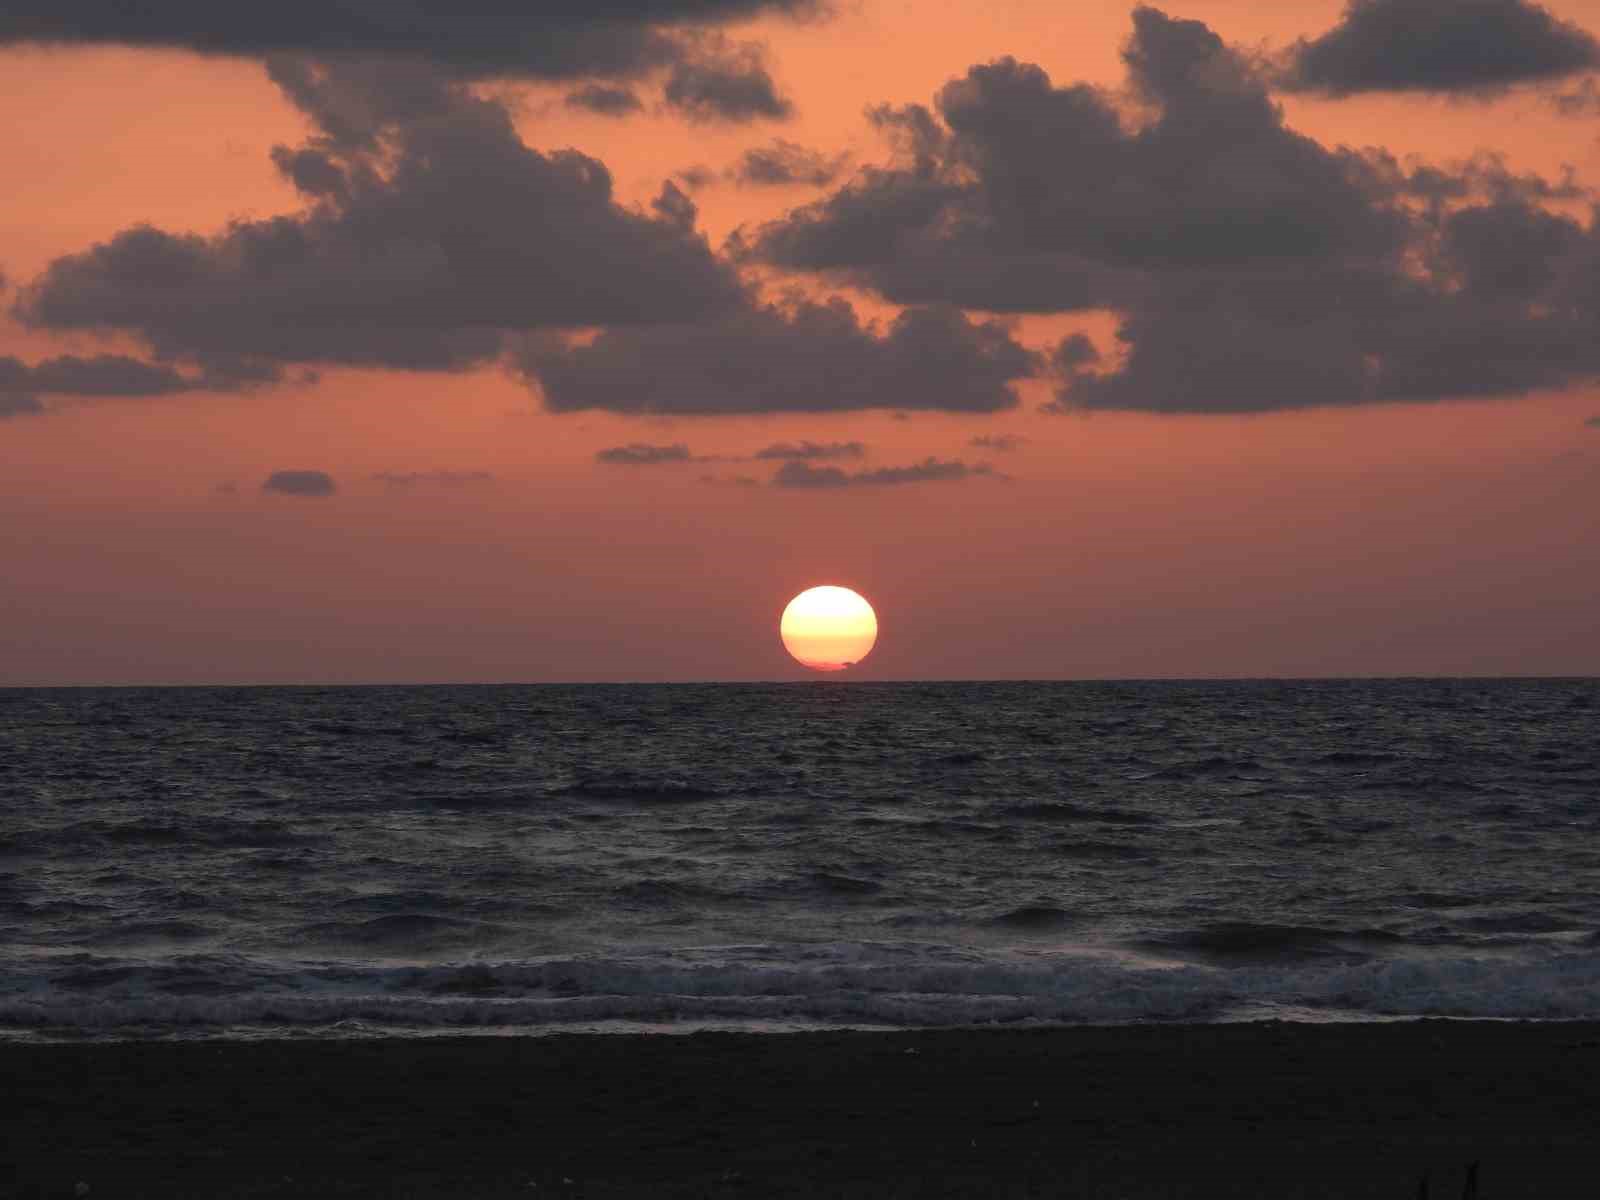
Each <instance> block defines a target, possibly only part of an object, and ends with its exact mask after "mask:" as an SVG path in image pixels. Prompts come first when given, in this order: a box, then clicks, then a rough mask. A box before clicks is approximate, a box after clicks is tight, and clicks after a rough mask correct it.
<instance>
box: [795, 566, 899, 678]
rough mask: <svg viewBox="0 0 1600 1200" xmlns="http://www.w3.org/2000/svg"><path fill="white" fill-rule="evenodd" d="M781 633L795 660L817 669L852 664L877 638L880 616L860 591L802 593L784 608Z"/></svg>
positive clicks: (828, 589) (839, 589)
mask: <svg viewBox="0 0 1600 1200" xmlns="http://www.w3.org/2000/svg"><path fill="white" fill-rule="evenodd" d="M778 633H779V635H780V636H781V637H782V638H783V645H784V648H785V649H787V650H788V651H789V653H790V654H792V655H794V658H795V661H797V662H799V663H800V664H801V665H802V666H807V667H810V668H811V669H812V670H814V671H842V670H844V669H845V668H846V667H853V666H855V665H856V664H857V663H858V662H860V661H861V660H862V659H863V658H865V657H866V656H867V655H868V654H870V653H871V652H872V647H873V646H874V644H876V642H877V640H878V617H877V614H876V613H874V612H873V611H872V605H870V604H868V603H867V602H866V600H864V599H863V598H862V597H861V596H860V595H859V594H858V593H856V592H852V591H851V590H850V589H849V588H842V587H814V588H811V589H809V590H807V591H804V592H801V593H800V594H799V595H798V596H796V597H795V598H794V599H793V600H791V601H789V606H788V607H787V608H785V609H784V610H783V620H782V621H781V622H780V623H779V626H778Z"/></svg>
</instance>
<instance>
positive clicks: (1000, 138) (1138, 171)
mask: <svg viewBox="0 0 1600 1200" xmlns="http://www.w3.org/2000/svg"><path fill="white" fill-rule="evenodd" d="M1124 58H1125V60H1126V62H1127V65H1128V72H1129V79H1130V84H1131V87H1132V89H1133V91H1134V92H1135V93H1137V94H1138V95H1139V96H1140V97H1142V98H1143V99H1144V100H1145V101H1146V102H1147V103H1148V104H1149V105H1151V107H1152V108H1153V109H1154V110H1155V112H1156V119H1154V120H1153V121H1150V122H1147V123H1145V124H1143V125H1140V126H1137V127H1133V126H1129V125H1126V124H1125V123H1124V122H1123V120H1122V117H1121V115H1120V114H1119V112H1118V110H1117V109H1116V107H1115V106H1114V105H1113V103H1112V100H1111V98H1110V97H1109V96H1108V95H1106V94H1105V93H1104V92H1102V91H1101V90H1099V89H1097V88H1093V87H1090V86H1088V85H1083V84H1078V85H1070V86H1066V87H1056V86H1054V85H1053V84H1052V83H1051V81H1050V77H1049V76H1048V75H1047V74H1046V73H1045V72H1044V71H1043V70H1042V69H1041V68H1039V67H1037V66H1034V65H1032V64H1029V63H1020V62H1017V61H1016V60H1015V59H1011V58H1003V59H999V60H997V61H995V62H992V63H988V64H984V65H980V66H974V67H972V68H971V69H970V70H968V72H967V74H966V75H965V77H963V78H961V79H956V80H953V81H951V82H950V83H948V84H946V85H945V86H944V87H943V88H942V89H941V90H940V92H939V93H938V96H937V99H936V102H935V107H936V109H937V113H935V112H934V111H931V110H929V109H926V108H923V107H922V106H920V105H912V106H908V107H906V108H902V109H890V108H884V109H879V110H877V112H876V114H875V120H876V122H877V124H878V125H879V127H880V128H881V129H883V130H884V131H885V132H886V133H887V134H888V135H889V136H890V137H891V139H892V140H894V141H895V142H896V144H897V145H898V146H899V148H900V153H901V158H902V159H903V160H904V162H903V165H900V166H896V167H893V168H868V169H866V170H864V171H862V172H860V173H859V174H858V175H857V177H856V178H855V179H854V180H852V181H851V182H850V183H849V184H848V185H846V186H845V187H844V188H842V189H840V190H839V191H837V192H835V193H834V194H832V195H830V196H828V197H826V198H824V199H822V200H820V201H818V202H816V203H815V204H811V205H807V206H804V207H802V208H799V209H796V210H795V211H794V212H792V213H790V214H789V215H788V216H787V217H785V218H783V219H782V220H780V221H776V222H771V223H768V224H766V225H764V226H762V227H760V228H759V229H757V230H754V231H750V232H746V233H744V234H742V235H741V237H740V239H739V240H738V241H737V242H735V249H736V250H738V251H740V252H742V253H745V254H748V255H751V256H753V257H755V258H757V259H760V260H763V261H766V262H769V263H771V264H773V265H776V266H779V267H785V268H789V269H791V270H808V271H818V272H823V273H825V274H830V275H834V276H837V277H839V278H841V280H842V281H845V282H853V283H858V284H864V285H866V286H870V287H873V288H875V289H877V290H879V291H881V292H882V293H883V294H884V295H886V296H888V297H889V298H891V299H893V300H896V301H899V302H902V303H915V302H931V301H936V302H947V303H956V304H961V305H963V306H966V307H979V308H987V309H991V310H994V311H1066V310H1071V309H1087V308H1104V307H1123V306H1126V305H1129V304H1133V303H1137V302H1138V301H1139V299H1140V298H1141V297H1143V296H1145V295H1147V294H1149V293H1150V292H1151V291H1152V290H1153V287H1152V283H1151V281H1150V279H1149V275H1150V273H1151V272H1153V271H1161V270H1196V269H1206V268H1216V267H1220V266H1225V265H1233V264H1272V263H1275V262H1284V261H1303V260H1317V261H1329V260H1333V259H1337V258H1339V257H1342V256H1347V255H1354V254H1362V255H1381V254H1384V253H1386V252H1389V251H1391V250H1393V249H1394V248H1395V247H1396V246H1397V245H1398V244H1399V243H1400V242H1401V241H1402V239H1403V235H1404V232H1405V220H1404V216H1403V214H1401V213H1399V212H1397V211H1394V207H1393V205H1392V204H1391V203H1389V201H1391V200H1392V199H1393V197H1392V195H1391V189H1390V188H1389V186H1388V181H1387V180H1386V178H1385V177H1384V176H1383V175H1382V173H1380V172H1379V171H1377V170H1376V169H1375V168H1374V167H1373V166H1372V165H1371V164H1369V163H1368V161H1367V160H1366V159H1365V158H1364V157H1362V156H1361V155H1358V154H1355V153H1353V152H1351V151H1346V150H1337V151H1329V150H1326V149H1324V148H1323V147H1321V146H1319V145H1318V144H1317V143H1315V142H1313V141H1311V140H1310V139H1308V138H1305V137H1302V136H1300V135H1299V134H1297V133H1294V132H1293V131H1291V130H1289V129H1287V128H1286V127H1285V126H1284V124H1283V118H1282V113H1281V112H1280V111H1279V109H1278V107H1277V106H1276V105H1275V104H1274V103H1273V101H1272V98H1271V96H1270V95H1269V94H1268V91H1267V88H1266V85H1265V83H1264V82H1263V81H1262V80H1261V79H1260V78H1259V77H1258V75H1257V74H1256V73H1255V70H1254V68H1253V66H1252V64H1251V63H1250V62H1249V61H1247V60H1246V59H1244V58H1242V57H1241V56H1239V55H1238V54H1236V53H1235V52H1233V51H1232V50H1230V49H1229V48H1228V47H1226V46H1225V45H1224V44H1223V42H1222V40H1221V39H1220V38H1218V37H1217V36H1216V35H1215V34H1213V33H1212V32H1211V31H1210V30H1209V29H1207V28H1206V27H1205V26H1204V25H1202V24H1200V23H1199V22H1196V21H1177V20H1173V19H1171V18H1168V17H1167V16H1165V15H1164V14H1162V13H1160V12H1158V11H1156V10H1154V9H1150V8H1141V9H1138V10H1136V11H1135V13H1134V35H1133V38H1132V40H1131V41H1130V42H1129V44H1128V48H1127V51H1126V53H1125V55H1124Z"/></svg>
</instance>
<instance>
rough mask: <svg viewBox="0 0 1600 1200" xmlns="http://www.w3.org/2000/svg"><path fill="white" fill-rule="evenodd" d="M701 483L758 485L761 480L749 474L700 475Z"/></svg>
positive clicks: (714, 485) (730, 485)
mask: <svg viewBox="0 0 1600 1200" xmlns="http://www.w3.org/2000/svg"><path fill="white" fill-rule="evenodd" d="M700 482H701V483H708V484H710V485H711V486H712V487H742V488H753V487H760V486H761V481H760V480H759V479H754V478H752V477H750V476H749V475H702V476H700Z"/></svg>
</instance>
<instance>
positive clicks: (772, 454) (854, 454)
mask: <svg viewBox="0 0 1600 1200" xmlns="http://www.w3.org/2000/svg"><path fill="white" fill-rule="evenodd" d="M866 453H867V448H866V447H865V446H863V445H862V444H861V443H860V442H774V443H773V444H772V445H770V446H765V447H763V448H762V449H760V450H757V451H756V452H755V454H753V455H752V456H751V457H752V458H755V459H757V460H761V459H779V460H785V459H806V460H810V461H812V462H817V461H820V460H825V459H839V458H864V457H865V456H866Z"/></svg>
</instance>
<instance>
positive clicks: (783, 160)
mask: <svg viewBox="0 0 1600 1200" xmlns="http://www.w3.org/2000/svg"><path fill="white" fill-rule="evenodd" d="M848 160H849V155H846V154H839V155H833V156H828V155H824V154H821V153H818V152H817V151H815V150H808V149H806V147H804V146H801V145H797V144H796V143H794V142H788V141H784V139H782V138H775V139H773V142H772V144H771V145H770V146H756V147H753V148H751V149H749V150H746V151H745V152H744V154H743V155H742V156H741V157H740V159H739V162H738V164H737V165H735V166H734V167H732V168H731V169H730V170H729V171H728V177H729V178H730V179H732V180H734V182H736V183H740V184H744V185H746V186H750V187H784V186H788V185H791V184H810V185H811V186H812V187H822V186H824V185H826V184H829V183H832V182H833V181H834V180H835V179H837V178H838V176H839V172H840V171H842V170H844V165H845V163H846V162H847V161H848Z"/></svg>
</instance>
